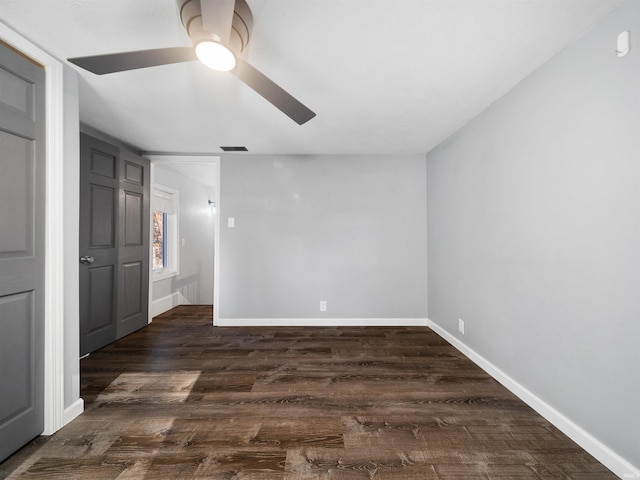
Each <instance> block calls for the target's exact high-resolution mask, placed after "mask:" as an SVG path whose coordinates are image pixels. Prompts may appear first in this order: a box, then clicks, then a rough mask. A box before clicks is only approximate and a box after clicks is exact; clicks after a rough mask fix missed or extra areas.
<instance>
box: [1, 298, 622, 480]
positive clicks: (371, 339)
mask: <svg viewBox="0 0 640 480" xmlns="http://www.w3.org/2000/svg"><path fill="white" fill-rule="evenodd" d="M211 322H212V318H211V307H210V306H208V307H207V306H183V307H178V308H176V309H174V310H172V311H170V312H167V313H166V314H164V315H161V316H159V317H156V319H155V320H154V322H153V323H152V324H151V325H150V326H148V327H146V328H144V329H142V330H140V331H138V332H136V333H133V334H131V335H129V336H127V337H125V338H123V339H121V340H119V341H117V342H115V343H113V344H111V345H109V346H107V347H105V348H103V349H101V350H99V351H97V352H95V353H93V354H92V355H91V356H90V357H88V358H86V359H84V360H82V362H81V370H82V379H81V384H82V397H83V398H84V399H85V402H86V406H85V413H84V414H83V415H81V416H80V417H79V418H77V419H76V420H74V421H73V422H71V423H70V424H69V425H67V426H66V427H65V428H63V429H62V430H61V431H59V432H57V433H56V434H55V435H53V436H51V437H40V438H38V439H36V440H35V441H34V442H33V443H32V444H30V445H28V446H26V447H25V448H23V449H22V450H20V451H19V452H18V453H16V454H15V455H13V456H12V457H10V458H9V459H7V460H6V461H5V462H4V463H2V464H0V478H9V479H13V478H46V479H65V480H69V479H90V480H98V479H132V480H133V479H135V480H138V479H199V478H203V479H204V478H208V479H220V480H223V479H224V480H243V479H250V480H356V479H364V480H429V479H438V480H450V479H455V480H461V479H474V480H475V479H494V478H496V479H576V480H587V479H591V480H606V479H609V478H616V477H615V476H614V475H613V474H612V473H611V472H610V471H609V470H607V469H606V468H605V467H604V466H602V465H601V464H600V463H598V462H597V461H596V460H595V459H594V458H593V457H591V456H590V455H589V454H587V453H586V452H585V451H584V450H582V449H581V448H580V447H578V446H577V445H576V444H575V443H573V442H572V441H571V440H569V439H568V438H567V437H566V436H564V435H563V434H562V433H561V432H559V431H558V430H557V429H556V428H555V427H553V426H552V425H551V424H549V422H547V421H546V420H544V419H543V418H542V417H540V416H539V415H537V414H536V413H535V412H534V411H533V410H531V409H530V408H529V407H527V406H526V405H525V404H524V403H523V402H521V401H520V400H518V399H517V398H516V397H515V396H513V395H512V394H511V393H510V392H509V391H507V390H506V389H505V388H504V387H502V386H501V385H499V384H498V383H497V382H496V381H494V380H493V379H492V378H491V377H489V376H488V375H487V374H486V373H484V372H483V371H482V370H481V369H479V368H478V367H477V366H475V365H474V364H473V363H472V362H471V361H469V360H468V359H466V358H465V357H464V356H462V355H461V354H460V353H459V352H458V351H457V350H455V349H454V348H453V347H452V346H450V345H449V344H448V343H446V342H445V341H444V340H442V339H441V338H440V337H439V336H438V335H436V334H435V333H434V332H433V331H431V330H430V329H428V328H418V327H409V328H407V327H398V328H386V327H384V328H382V327H371V328H362V327H341V328H337V327H326V328H297V327H296V328H293V327H262V328H247V327H245V328H220V327H217V328H214V327H212V325H211Z"/></svg>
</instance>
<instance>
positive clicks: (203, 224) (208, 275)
mask: <svg viewBox="0 0 640 480" xmlns="http://www.w3.org/2000/svg"><path fill="white" fill-rule="evenodd" d="M154 171H155V174H154V175H155V183H158V184H161V185H163V186H165V187H170V188H173V189H174V190H177V191H178V192H179V208H180V212H179V215H178V237H179V241H182V240H184V242H185V246H184V247H182V246H179V247H178V249H179V251H180V253H179V255H180V265H179V270H180V274H179V275H177V276H175V277H172V278H168V279H165V280H159V281H156V282H153V288H152V300H158V299H159V298H162V297H165V296H167V295H171V294H173V293H175V292H180V293H181V294H182V295H184V297H185V298H186V300H187V301H188V302H189V303H191V304H212V303H213V246H214V243H213V232H214V216H213V214H212V213H211V210H210V208H209V205H208V203H207V201H208V200H209V199H211V200H215V192H214V191H213V189H211V188H209V187H206V186H205V185H203V184H201V183H199V182H196V181H194V180H192V179H190V178H188V177H186V176H184V175H182V174H180V173H178V172H177V171H176V170H174V169H171V168H169V167H167V166H163V165H156V166H155V168H154Z"/></svg>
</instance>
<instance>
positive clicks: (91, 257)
mask: <svg viewBox="0 0 640 480" xmlns="http://www.w3.org/2000/svg"><path fill="white" fill-rule="evenodd" d="M119 176H120V152H119V149H118V148H117V147H115V146H113V145H110V144H108V143H105V142H101V141H100V140H97V139H95V138H93V137H89V136H88V135H80V354H81V355H84V354H86V353H90V352H93V351H94V350H97V349H99V348H101V347H104V346H105V345H107V344H109V343H111V342H113V341H114V340H116V338H117V337H116V311H117V299H118V290H117V279H118V248H117V242H118V215H119V212H118V200H119V185H120V178H119Z"/></svg>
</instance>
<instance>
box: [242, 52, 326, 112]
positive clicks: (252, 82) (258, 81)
mask: <svg viewBox="0 0 640 480" xmlns="http://www.w3.org/2000/svg"><path fill="white" fill-rule="evenodd" d="M231 73H233V74H234V75H235V76H236V77H238V78H239V79H240V80H242V81H243V82H244V83H246V84H247V85H248V86H250V87H251V88H252V89H254V90H255V91H256V92H258V93H259V94H260V95H262V96H263V97H264V98H266V99H267V100H268V101H269V102H271V103H272V104H273V105H274V106H275V107H276V108H278V109H280V110H281V111H282V112H283V113H284V114H285V115H287V116H288V117H289V118H291V119H292V120H293V121H294V122H296V123H297V124H298V125H302V124H303V123H306V122H308V121H309V120H311V119H312V118H313V117H315V116H316V114H315V113H314V112H312V111H311V110H309V109H308V108H307V107H305V106H304V105H303V104H302V103H300V102H299V101H298V100H296V99H295V98H293V97H292V96H291V95H289V94H288V93H287V92H285V91H284V90H283V89H282V87H280V86H278V85H276V84H275V83H274V82H273V81H272V80H271V79H269V78H268V77H266V76H265V75H264V74H263V73H262V72H260V71H259V70H257V69H256V68H254V67H252V66H251V65H249V64H248V63H247V62H245V61H243V60H240V59H238V63H237V65H236V68H234V69H233V70H231Z"/></svg>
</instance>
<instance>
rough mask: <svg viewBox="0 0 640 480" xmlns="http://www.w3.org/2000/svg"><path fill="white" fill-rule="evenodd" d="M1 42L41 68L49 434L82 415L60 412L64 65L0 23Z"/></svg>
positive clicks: (46, 422)
mask: <svg viewBox="0 0 640 480" xmlns="http://www.w3.org/2000/svg"><path fill="white" fill-rule="evenodd" d="M0 40H2V41H3V42H4V43H6V44H7V45H10V46H11V47H12V48H14V49H15V50H17V51H18V52H21V53H22V54H24V55H25V56H26V57H28V58H30V59H32V60H34V61H35V62H37V63H39V64H40V65H42V66H43V67H44V69H45V89H46V95H45V96H46V99H45V108H46V121H45V122H46V133H45V142H46V155H45V162H46V173H45V175H46V207H45V218H46V220H45V237H46V238H45V299H44V305H45V315H44V317H45V318H44V329H45V337H44V338H45V346H44V350H45V351H44V356H45V362H44V366H45V368H44V404H45V407H44V431H43V434H44V435H51V434H52V433H54V432H55V431H57V430H59V429H60V428H62V427H63V426H64V425H65V423H68V422H69V421H71V420H72V419H73V418H75V416H77V415H79V414H80V413H82V411H83V403H82V400H81V399H79V402H78V401H76V402H75V403H74V404H73V405H72V407H73V408H72V409H71V410H70V411H69V412H65V408H64V384H65V378H64V373H65V368H64V367H65V365H64V332H65V324H64V307H65V305H64V294H65V292H64V263H63V262H64V229H63V218H64V216H63V212H64V204H63V191H64V188H63V158H64V140H63V139H64V78H63V75H64V66H63V64H62V63H61V62H60V61H58V60H56V59H55V58H54V57H52V56H51V55H49V54H48V53H47V52H45V51H44V50H42V49H41V48H39V47H38V46H37V45H35V44H33V43H31V42H30V41H29V40H27V39H26V38H24V37H23V36H21V35H20V34H19V33H17V32H16V31H14V30H13V29H11V28H10V27H8V26H7V25H6V24H4V23H3V22H1V21H0ZM68 307H69V305H68ZM74 328H78V326H75V327H74ZM65 413H66V414H65Z"/></svg>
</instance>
